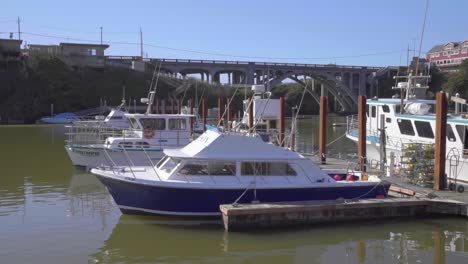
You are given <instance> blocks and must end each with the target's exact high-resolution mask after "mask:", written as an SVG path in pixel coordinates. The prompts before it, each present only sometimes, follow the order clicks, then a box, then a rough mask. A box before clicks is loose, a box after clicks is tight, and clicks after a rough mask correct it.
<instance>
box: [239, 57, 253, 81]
mask: <svg viewBox="0 0 468 264" xmlns="http://www.w3.org/2000/svg"><path fill="white" fill-rule="evenodd" d="M254 75H255V69H254V63H253V62H249V67H248V69H247V71H246V72H245V76H244V78H245V79H244V80H243V82H245V83H246V84H254ZM239 83H241V81H240V80H239Z"/></svg>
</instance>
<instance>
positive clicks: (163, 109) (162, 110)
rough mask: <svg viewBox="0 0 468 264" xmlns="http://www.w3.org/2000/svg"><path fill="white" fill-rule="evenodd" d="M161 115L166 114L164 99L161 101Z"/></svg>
mask: <svg viewBox="0 0 468 264" xmlns="http://www.w3.org/2000/svg"><path fill="white" fill-rule="evenodd" d="M161 108H162V109H161V113H162V114H166V100H165V99H161Z"/></svg>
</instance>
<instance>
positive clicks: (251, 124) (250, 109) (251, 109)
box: [247, 97, 254, 129]
mask: <svg viewBox="0 0 468 264" xmlns="http://www.w3.org/2000/svg"><path fill="white" fill-rule="evenodd" d="M247 107H248V110H249V129H252V128H253V119H254V117H253V98H252V97H250V98H249V105H248V106H247Z"/></svg>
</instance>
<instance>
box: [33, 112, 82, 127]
mask: <svg viewBox="0 0 468 264" xmlns="http://www.w3.org/2000/svg"><path fill="white" fill-rule="evenodd" d="M77 119H78V116H77V115H76V114H75V113H70V112H66V113H60V114H56V115H55V116H51V117H43V118H41V119H39V123H42V124H57V125H58V124H71V123H73V121H75V120H77Z"/></svg>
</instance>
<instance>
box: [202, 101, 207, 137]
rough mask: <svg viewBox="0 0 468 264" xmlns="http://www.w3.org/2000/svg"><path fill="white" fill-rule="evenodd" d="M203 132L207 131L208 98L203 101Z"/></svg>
mask: <svg viewBox="0 0 468 264" xmlns="http://www.w3.org/2000/svg"><path fill="white" fill-rule="evenodd" d="M202 118H203V131H206V97H203V99H202Z"/></svg>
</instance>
